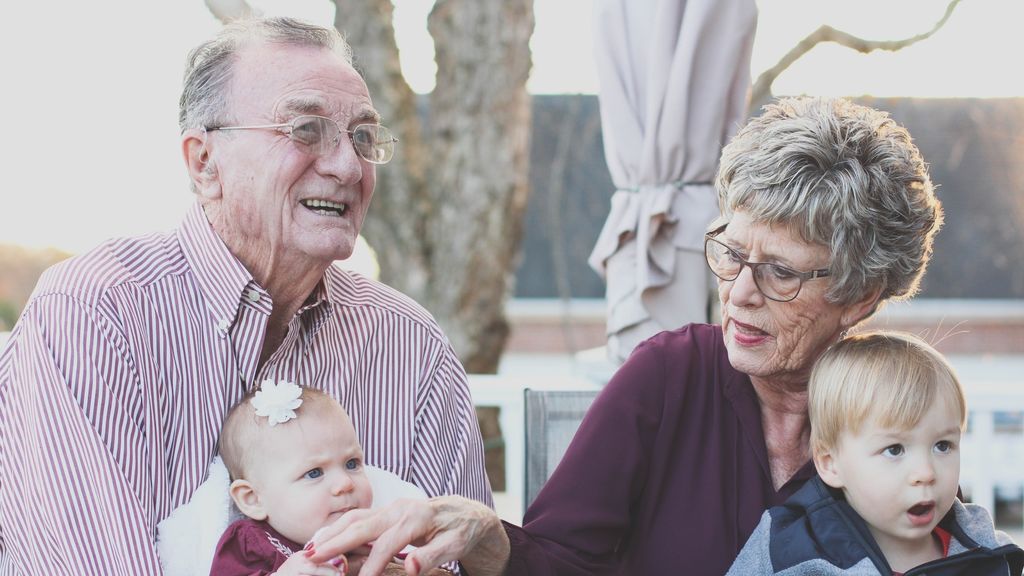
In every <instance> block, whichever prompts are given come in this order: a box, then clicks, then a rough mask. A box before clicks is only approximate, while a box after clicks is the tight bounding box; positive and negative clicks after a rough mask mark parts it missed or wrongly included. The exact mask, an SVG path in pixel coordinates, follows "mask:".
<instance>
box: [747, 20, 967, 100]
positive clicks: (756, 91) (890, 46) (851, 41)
mask: <svg viewBox="0 0 1024 576" xmlns="http://www.w3.org/2000/svg"><path fill="white" fill-rule="evenodd" d="M959 3H960V0H952V1H951V2H950V3H949V5H948V6H946V13H945V14H943V15H942V19H941V20H939V21H938V22H936V23H935V26H933V27H932V29H931V30H929V31H927V32H925V33H923V34H918V35H916V36H911V37H910V38H904V39H903V40H865V39H863V38H858V37H857V36H854V35H852V34H848V33H846V32H843V31H841V30H836V29H835V28H833V27H831V26H829V25H827V24H823V25H822V26H821V27H820V28H818V29H817V30H815V31H814V32H811V33H810V34H809V35H808V36H807V37H806V38H804V39H803V40H801V41H800V42H799V43H798V44H797V45H796V46H794V47H793V49H792V50H790V51H789V52H787V53H786V55H785V56H783V57H782V59H781V60H779V62H778V63H777V64H775V66H772V67H771V68H769V69H768V70H765V71H764V72H762V73H761V75H760V76H758V77H757V81H756V82H754V86H753V88H751V93H750V102H751V106H752V109H754V108H753V106H755V105H757V106H759V105H760V104H762V103H764V102H767V101H768V99H769V98H770V97H771V89H772V83H774V82H775V79H776V78H778V76H779V74H782V72H783V71H784V70H785V69H787V68H789V67H790V66H791V65H792V64H793V63H794V62H796V61H797V60H799V59H800V58H801V57H803V55H804V54H806V53H808V52H810V51H811V49H812V48H814V47H815V46H817V45H818V44H820V43H822V42H835V43H836V44H839V45H841V46H846V47H847V48H852V49H854V50H856V51H858V52H861V53H863V54H867V53H869V52H874V51H875V50H889V51H890V52H895V51H896V50H900V49H903V48H906V47H907V46H910V45H912V44H916V43H918V42H920V41H921V40H924V39H926V38H929V37H931V36H932V35H933V34H935V33H936V32H938V31H939V29H940V28H942V27H943V26H945V24H946V22H947V21H948V20H949V17H950V16H951V15H952V14H953V10H954V9H956V6H957V4H959Z"/></svg>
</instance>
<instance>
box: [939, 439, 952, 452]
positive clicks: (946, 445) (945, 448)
mask: <svg viewBox="0 0 1024 576" xmlns="http://www.w3.org/2000/svg"><path fill="white" fill-rule="evenodd" d="M935 451H936V452H938V453H940V454H946V453H947V452H952V451H953V443H952V442H950V441H949V440H939V441H938V442H936V443H935Z"/></svg>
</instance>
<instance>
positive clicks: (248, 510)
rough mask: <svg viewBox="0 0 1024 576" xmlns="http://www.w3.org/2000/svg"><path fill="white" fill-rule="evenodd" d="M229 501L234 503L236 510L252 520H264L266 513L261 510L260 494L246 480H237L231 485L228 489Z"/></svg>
mask: <svg viewBox="0 0 1024 576" xmlns="http://www.w3.org/2000/svg"><path fill="white" fill-rule="evenodd" d="M228 492H229V493H230V494H231V499H232V500H234V501H235V506H238V510H239V511H241V512H242V514H245V515H246V516H248V517H249V518H252V519H253V520H266V519H267V511H266V510H264V509H263V503H262V502H261V501H260V494H259V492H257V491H256V489H255V488H254V487H253V485H252V484H250V483H249V481H248V480H242V479H241V478H239V479H238V480H235V481H234V482H232V483H231V488H229V489H228Z"/></svg>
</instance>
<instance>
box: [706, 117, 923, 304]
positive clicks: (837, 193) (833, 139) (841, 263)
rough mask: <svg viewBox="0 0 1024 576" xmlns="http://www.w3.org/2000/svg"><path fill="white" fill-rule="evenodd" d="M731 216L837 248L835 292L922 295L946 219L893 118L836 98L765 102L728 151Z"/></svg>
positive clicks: (721, 183) (847, 296) (838, 297)
mask: <svg viewBox="0 0 1024 576" xmlns="http://www.w3.org/2000/svg"><path fill="white" fill-rule="evenodd" d="M715 186H716V187H717V189H718V197H719V205H720V208H721V211H722V217H721V219H720V220H719V221H718V222H716V224H715V225H713V227H715V226H717V225H720V224H721V223H722V222H727V221H728V220H729V219H730V218H731V216H732V214H733V212H735V211H737V210H739V211H743V212H746V213H747V214H749V215H750V217H751V218H753V219H754V220H755V221H757V222H763V223H766V224H770V225H782V226H786V227H788V228H789V229H790V230H792V231H794V232H795V233H797V234H799V235H800V237H801V238H802V239H803V240H804V241H805V242H809V243H811V244H816V245H821V246H826V247H828V249H829V252H830V253H831V262H830V264H829V271H830V272H831V278H832V284H831V287H830V289H829V291H828V293H827V294H826V298H827V299H828V300H829V301H831V302H835V303H839V304H850V303H853V302H856V301H858V300H859V299H861V298H863V297H864V296H865V295H866V294H869V293H870V292H871V291H872V290H874V289H876V288H877V289H880V298H879V303H881V302H884V301H886V300H889V299H903V298H909V297H910V296H913V295H914V293H916V292H917V290H918V285H919V284H920V280H921V276H922V275H923V274H924V270H925V267H926V266H927V264H928V260H929V258H931V254H932V241H933V239H934V237H935V233H936V232H937V231H938V229H939V227H940V226H941V225H942V205H941V204H940V202H939V201H938V199H936V198H935V193H934V190H933V187H932V183H931V180H930V178H929V177H928V169H927V166H926V165H925V163H924V160H923V159H922V158H921V153H920V152H919V151H918V149H917V147H916V146H915V145H914V144H913V142H912V141H911V138H910V134H909V133H908V132H907V131H906V129H904V128H903V127H901V126H899V125H898V124H896V122H895V121H893V120H892V119H891V118H889V116H888V114H886V113H884V112H880V111H878V110H874V109H872V108H868V107H866V106H860V105H857V104H854V103H852V102H850V101H848V100H843V99H830V98H788V99H783V100H780V101H778V102H776V103H774V104H769V105H767V106H765V107H764V109H763V113H762V114H761V116H759V117H757V118H754V119H752V120H751V121H750V122H749V123H747V125H746V126H744V127H743V128H742V129H741V130H740V131H739V133H738V134H737V135H736V137H735V138H734V139H733V140H732V142H730V143H729V145H728V146H726V147H725V149H724V150H723V151H722V160H721V164H720V166H719V170H718V178H717V181H716V182H715Z"/></svg>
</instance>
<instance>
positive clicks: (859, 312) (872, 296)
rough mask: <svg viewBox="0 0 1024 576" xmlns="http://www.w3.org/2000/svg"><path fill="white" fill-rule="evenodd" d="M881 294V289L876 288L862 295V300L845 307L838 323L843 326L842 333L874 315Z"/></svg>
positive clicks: (879, 287)
mask: <svg viewBox="0 0 1024 576" xmlns="http://www.w3.org/2000/svg"><path fill="white" fill-rule="evenodd" d="M881 294H882V287H881V286H878V287H876V288H874V289H873V290H871V291H870V292H868V293H867V294H865V295H864V297H863V298H861V299H860V300H857V301H856V302H852V303H850V304H847V305H846V308H845V309H844V310H843V315H842V317H841V318H840V319H839V321H840V322H841V323H842V325H843V331H846V330H849V329H850V328H853V327H854V326H856V325H857V324H860V322H861V321H862V320H864V319H865V318H867V317H868V316H870V315H872V314H874V313H875V310H877V309H878V298H879V296H881Z"/></svg>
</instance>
